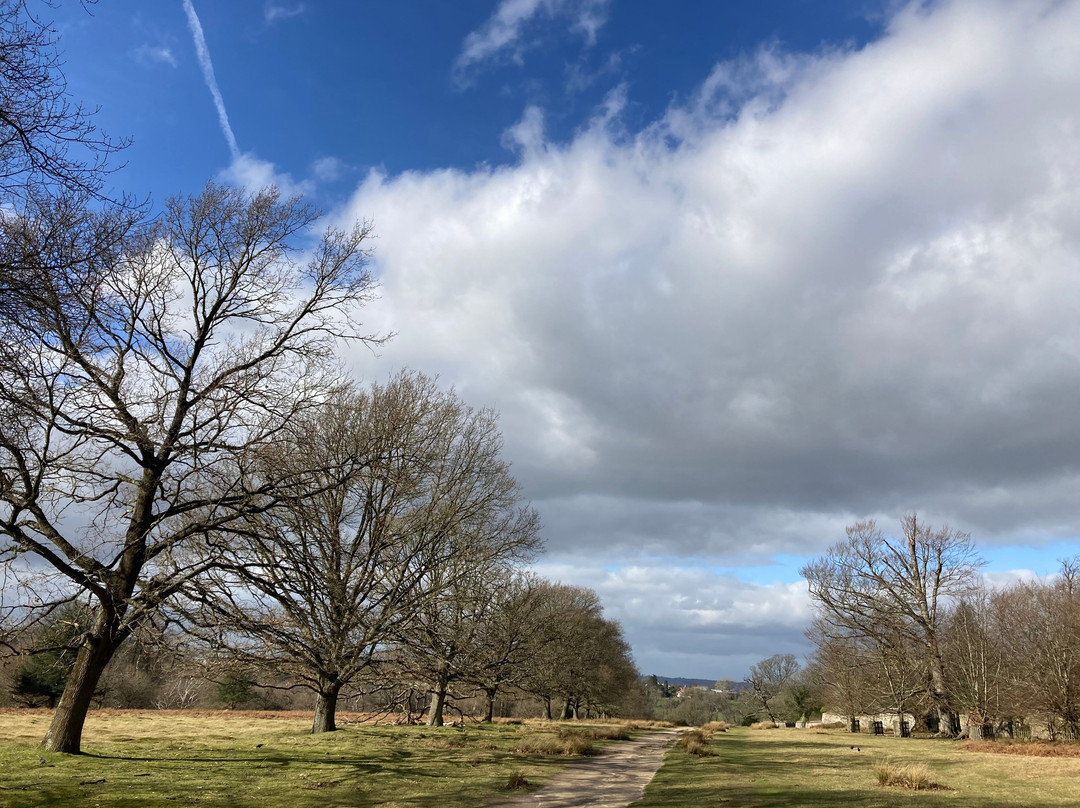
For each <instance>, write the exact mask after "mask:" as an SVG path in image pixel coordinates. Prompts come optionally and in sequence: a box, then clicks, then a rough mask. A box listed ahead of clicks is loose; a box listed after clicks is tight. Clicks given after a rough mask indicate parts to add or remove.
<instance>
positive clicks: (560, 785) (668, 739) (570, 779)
mask: <svg viewBox="0 0 1080 808" xmlns="http://www.w3.org/2000/svg"><path fill="white" fill-rule="evenodd" d="M681 732H683V730H679V729H665V730H661V731H659V732H651V733H649V734H648V735H642V736H641V737H640V738H637V739H635V740H633V741H624V742H622V743H619V744H615V745H613V746H611V747H609V748H608V749H606V750H605V751H604V752H603V753H602V754H600V755H597V756H596V757H590V758H585V759H584V760H581V761H576V762H574V763H571V764H569V765H568V766H567V767H566V768H565V769H563V770H562V771H561V772H560V773H559V774H557V775H556V776H555V777H554V778H552V780H551V781H550V782H548V783H547V784H546V785H545V786H544V787H543V788H540V789H537V790H536V791H533V792H531V793H529V794H522V795H520V796H517V797H512V798H510V799H503V800H499V801H497V802H492V803H489V804H488V808H579V806H586V805H587V806H592V807H593V808H626V806H627V805H629V804H630V803H632V802H633V801H634V800H638V799H641V795H642V794H643V793H644V792H645V786H647V785H648V784H649V783H650V782H651V781H652V779H653V776H654V775H655V774H656V771H657V769H659V768H660V765H661V764H662V763H663V762H664V753H665V752H666V751H667V748H668V747H669V746H670V745H671V743H672V742H673V741H674V740H675V739H676V738H677V737H678V736H679V734H680V733H681Z"/></svg>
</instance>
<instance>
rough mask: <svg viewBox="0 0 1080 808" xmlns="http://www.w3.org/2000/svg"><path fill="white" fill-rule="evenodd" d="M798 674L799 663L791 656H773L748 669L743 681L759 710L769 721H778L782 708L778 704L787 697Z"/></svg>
mask: <svg viewBox="0 0 1080 808" xmlns="http://www.w3.org/2000/svg"><path fill="white" fill-rule="evenodd" d="M798 672H799V663H798V662H797V661H796V659H795V656H794V655H793V654H773V655H772V656H771V657H769V658H768V659H763V660H761V661H760V662H759V663H757V664H756V665H752V666H751V667H750V673H749V675H748V676H747V677H746V679H745V681H746V683H747V684H748V685H750V692H751V693H752V694H753V697H754V700H755V701H756V702H757V704H758V706H759V709H760V710H761V712H763V713H765V715H767V716H768V717H769V720H770V721H778V720H780V718H781V715H780V714H781V713H782V712H783V708H782V707H780V704H779V703H780V702H781V700H783V699H784V698H785V697H786V696H788V695H789V693H788V691H789V690H790V688H791V686H792V685H793V684H794V681H795V676H796V674H798Z"/></svg>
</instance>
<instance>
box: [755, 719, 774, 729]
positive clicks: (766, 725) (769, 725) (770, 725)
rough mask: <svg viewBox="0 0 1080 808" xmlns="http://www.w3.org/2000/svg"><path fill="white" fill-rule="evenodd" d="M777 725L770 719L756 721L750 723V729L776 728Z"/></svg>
mask: <svg viewBox="0 0 1080 808" xmlns="http://www.w3.org/2000/svg"><path fill="white" fill-rule="evenodd" d="M778 726H779V724H776V723H774V722H772V721H757V722H755V723H753V724H751V725H750V729H776V728H777V727H778Z"/></svg>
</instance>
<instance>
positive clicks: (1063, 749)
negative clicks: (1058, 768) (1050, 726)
mask: <svg viewBox="0 0 1080 808" xmlns="http://www.w3.org/2000/svg"><path fill="white" fill-rule="evenodd" d="M960 748H961V749H963V750H964V751H965V752H986V753H989V754H992V755H1026V756H1028V757H1051V758H1080V744H1070V743H1052V742H1050V741H1042V742H1040V741H1025V742H1019V743H1017V742H1012V741H968V742H967V743H962V744H960Z"/></svg>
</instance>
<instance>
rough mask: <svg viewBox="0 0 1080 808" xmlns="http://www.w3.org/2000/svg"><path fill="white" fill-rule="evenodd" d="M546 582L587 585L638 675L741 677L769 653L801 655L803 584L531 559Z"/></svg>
mask: <svg viewBox="0 0 1080 808" xmlns="http://www.w3.org/2000/svg"><path fill="white" fill-rule="evenodd" d="M535 569H536V572H538V573H539V574H540V575H542V576H544V577H545V578H548V579H549V580H553V581H559V582H561V583H567V584H574V585H578V586H587V587H590V588H592V589H595V590H596V592H597V593H598V594H599V595H600V599H601V601H602V602H603V603H604V605H605V612H604V614H605V617H607V618H609V619H614V620H618V621H619V622H620V623H621V624H622V625H623V627H624V629H625V631H626V635H627V639H628V640H629V641H630V643H631V645H632V647H633V649H634V655H635V661H636V662H637V664H638V668H639V669H640V670H641V671H642V673H645V674H649V673H656V674H661V675H667V676H692V677H697V678H703V679H720V678H722V677H731V678H734V679H741V678H742V676H743V675H744V674H745V672H746V671H747V670H748V669H749V667H750V665H753V664H754V663H756V662H758V661H760V660H761V659H764V658H765V657H768V656H772V655H773V654H777V653H793V654H796V655H797V656H803V655H804V654H806V653H808V652H809V650H810V645H809V643H808V641H807V640H806V638H805V636H804V634H803V632H804V630H805V628H806V626H807V625H808V624H809V622H810V619H811V616H812V608H811V602H810V597H809V595H808V593H807V587H806V584H805V582H803V581H799V582H797V583H769V584H756V583H748V582H746V581H741V580H738V579H736V578H734V577H731V576H729V575H721V574H716V573H714V572H711V571H708V570H703V569H699V568H693V567H686V566H658V565H650V566H627V567H620V568H617V569H604V568H601V567H596V566H579V565H565V564H539V565H537V566H536V568H535Z"/></svg>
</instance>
